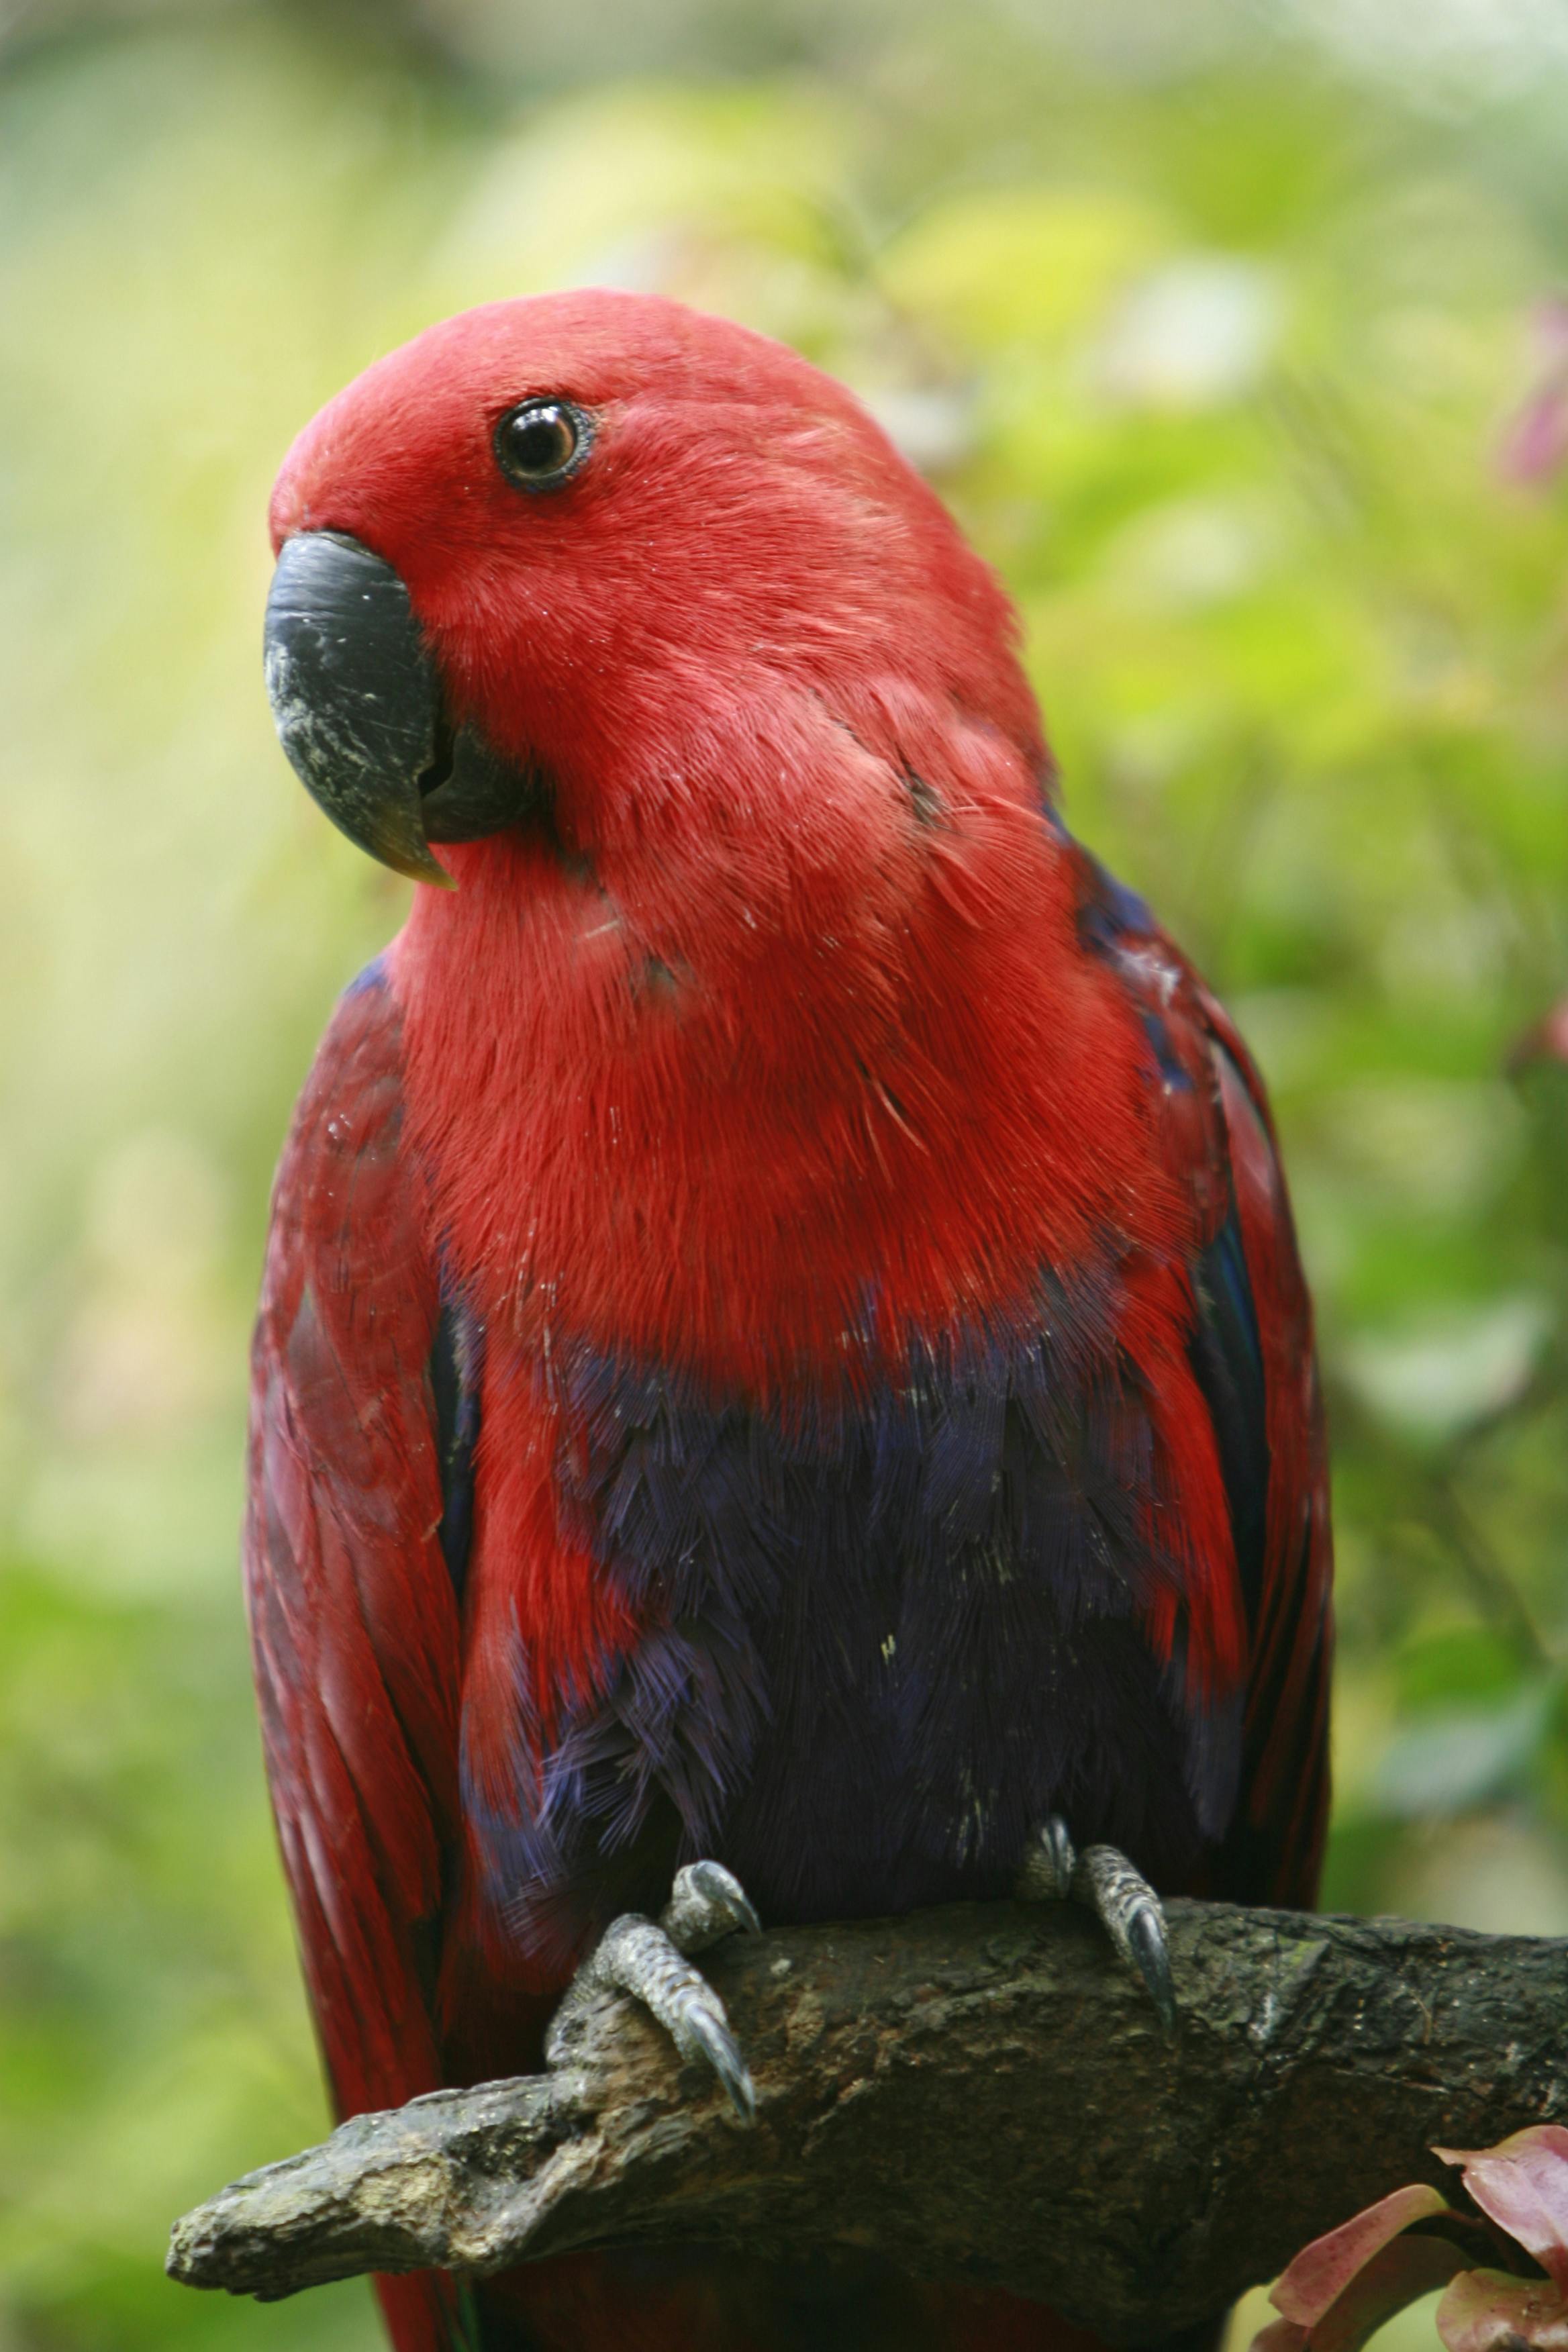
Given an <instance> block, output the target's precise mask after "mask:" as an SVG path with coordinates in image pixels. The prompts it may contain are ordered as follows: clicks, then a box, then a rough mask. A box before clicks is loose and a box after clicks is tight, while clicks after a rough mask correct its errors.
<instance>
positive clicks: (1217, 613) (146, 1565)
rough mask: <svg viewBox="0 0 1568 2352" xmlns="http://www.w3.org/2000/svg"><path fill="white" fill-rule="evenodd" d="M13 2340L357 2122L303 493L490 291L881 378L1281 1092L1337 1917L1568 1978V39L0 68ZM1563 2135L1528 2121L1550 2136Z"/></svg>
mask: <svg viewBox="0 0 1568 2352" xmlns="http://www.w3.org/2000/svg"><path fill="white" fill-rule="evenodd" d="M0 27H3V29H0V513H3V514H4V517H5V524H4V529H3V532H0V670H3V672H4V683H3V694H4V710H5V746H6V753H7V769H8V775H7V782H6V789H5V798H4V804H3V809H0V828H3V836H0V838H3V853H4V854H3V855H0V985H3V987H4V990H5V1018H4V1021H3V1023H0V1062H3V1066H4V1069H5V1080H6V1084H7V1087H8V1110H7V1115H6V1118H5V1139H4V1150H3V1154H0V1446H3V1449H4V1469H5V1477H4V1486H3V1493H4V1502H3V1516H0V1544H3V1547H4V1557H3V1582H0V2352H21V2348H22V2347H26V2352H78V2347H81V2352H88V2347H93V2352H97V2347H106V2352H108V2348H109V2347H112V2352H141V2347H154V2346H163V2345H189V2346H193V2347H195V2346H200V2347H215V2352H216V2347H230V2346H235V2347H238V2346H242V2345H249V2346H254V2347H268V2346H274V2347H314V2346H318V2345H320V2346H325V2345H328V2344H331V2345H333V2346H342V2347H350V2352H354V2347H360V2352H364V2347H369V2346H370V2345H371V2344H372V2343H373V2341H374V2331H373V2326H372V2322H371V2318H370V2312H369V2303H368V2298H367V2297H366V2296H365V2294H363V2290H362V2289H360V2288H357V2287H355V2288H344V2289H342V2290H335V2291H333V2292H331V2293H327V2294H320V2295H317V2296H315V2297H312V2298H307V2299H306V2300H305V2301H303V2302H301V2303H297V2304H290V2305H284V2306H281V2307H279V2308H277V2309H274V2310H261V2309H258V2308H256V2307H253V2306H249V2305H229V2304H226V2303H225V2302H221V2301H218V2300H216V2299H213V2298H207V2297H198V2296H195V2295H193V2294H186V2293H183V2292H180V2291H178V2290H176V2289H174V2288H173V2287H170V2286H166V2285H165V2284H163V2280H162V2277H161V2274H160V2263H161V2255H162V2246H163V2233H164V2231H165V2228H166V2225H167V2223H168V2221H169V2220H170V2218H171V2217H172V2216H173V2215H174V2213H175V2212H176V2211H178V2210H181V2209H182V2208H183V2207H184V2206H185V2205H187V2204H189V2203H191V2202H192V2201H194V2200H195V2199H196V2198H197V2197H198V2196H200V2195H202V2194H203V2193H205V2192H206V2191H207V2190H209V2189H213V2188H214V2187H216V2185H217V2184H218V2183H219V2182H220V2181H222V2180H223V2179H226V2178H228V2177H229V2176H230V2175H232V2174H233V2173H235V2172H236V2171H237V2170H239V2169H241V2168H246V2167H248V2166H250V2165H252V2164H255V2163H258V2162H260V2161H262V2160H263V2159H265V2158H270V2157H273V2156H278V2155H281V2154H283V2153H285V2152H287V2151H288V2150H289V2148H291V2147H295V2146H297V2145H299V2144H300V2143H302V2142H303V2141H305V2140H308V2139H310V2138H312V2137H316V2136H317V2135H318V2134H319V2132H320V2130H321V2126H322V2124H323V2120H324V2109H323V2104H322V2100H321V2093H320V2090H319V2087H318V2084H317V2078H316V2072H315V2062H314V2056H313V2052H312V2049H311V2046H310V2035H309V2031H308V2027H307V2023H306V2019H305V2013H304V2009H303V2005H302V2001H301V1999H300V1993H299V1991H298V1990H297V1985H296V1977H295V1969H294V1963H293V1957H292V1952H291V1948H290V1938H289V1926H288V1922H287V1917H286V1914H285V1910H284V1904H283V1895H282V1887H281V1882H280V1879H279V1872H278V1869H277V1866H276V1864H275V1860H274V1855H273V1850H272V1840H271V1832H270V1827H269V1824H268V1817H267V1811H266V1805H265V1800H264V1796H263V1790H262V1780H261V1771H260V1762H259V1756H258V1743H257V1738H256V1734H255V1730H254V1727H253V1722H252V1713H251V1705H250V1696H249V1690H248V1684H247V1667H246V1659H245V1650H244V1637H243V1628H242V1621H241V1613H240V1606H239V1598H238V1591H237V1577H236V1570H235V1549H236V1527H237V1518H238V1514H239V1485H240V1454H241V1427H242V1412H243V1398H244V1385H245V1364H246V1343H247V1322H248V1318H249V1314H250V1309H251V1303H252V1297H253V1293H254V1288H255V1284H256V1279H257V1271H258V1258H259V1252H260V1246H261V1235H262V1230H263V1221H264V1217H265V1212H266V1203H267V1192H268V1180H269V1176H270V1172H271V1168H272V1162H273V1158H274V1155H275V1152H276V1150H277V1148H278V1144H279V1138H280V1135H281V1132H282V1129H283V1125H284V1121H285V1119H286V1117H287V1114H288V1109H289V1101H290V1098H291V1097H292V1094H293V1092H294V1090H295V1088H296V1087H297V1086H298V1084H299V1081H300V1076H301V1074H302V1072H303V1070H304V1068H305V1066H306V1062H307V1059H308V1056H309V1055H310V1048H311V1045H312V1043H313V1040H314V1038H315V1036H316V1034H317V1033H318V1031H319V1030H320V1028H321V1024H322V1022H323V1019H324V1017H325V1015H326V1013H327V1010H328V1007H329V1005H330V1004H331V1000H332V997H333V994H334V992H335V991H336V990H337V989H338V987H339V986H340V985H341V984H342V982H343V981H344V980H345V979H347V978H348V977H349V975H351V974H352V973H353V971H354V970H355V969H356V968H357V966H358V965H359V964H360V963H361V962H362V961H363V959H364V958H365V956H366V955H367V954H368V953H369V952H371V951H372V950H374V947H375V946H376V945H377V944H378V943H379V942H380V941H381V940H383V939H384V937H385V935H386V934H387V933H388V931H389V930H390V929H392V928H393V927H394V926H395V923H396V922H397V920H398V919H399V914H400V908H401V903H402V900H401V893H400V889H399V887H397V886H395V885H394V884H393V883H392V881H391V879H390V877H386V876H384V875H383V874H381V873H379V872H378V871H377V870H376V869H375V868H374V867H372V866H370V865H369V863H368V862H367V861H366V860H364V859H363V858H361V857H359V856H356V855H355V854H354V853H353V851H352V850H350V849H349V848H348V847H347V845H345V844H343V843H342V842H341V841H340V840H339V839H338V838H337V837H336V836H335V835H333V834H331V832H330V831H329V830H328V828H327V827H326V825H325V824H323V823H321V820H320V819H319V818H318V817H317V816H316V815H315V814H313V812H312V811H311V809H310V805H309V804H308V803H307V802H306V800H305V797H304V795H303V794H302V793H300V791H299V790H298V788H297V787H296V786H295V784H294V782H293V781H292V779H291V777H290V776H289V772H288V771H287V770H286V768H285V766H284V763H283V761H282V758H281V756H280V754H279V751H277V749H276V747H275V745H274V742H273V739H272V734H271V730H270V726H269V724H268V715H267V710H266V706H265V702H264V699H263V696H262V690H261V679H260V663H259V658H258V654H259V647H258V632H259V618H260V608H261V603H262V598H263V595H264V593H265V589H266V584H267V578H268V551H267V546H266V540H265V535H264V531H263V527H262V517H263V512H264V509H265V504H266V498H267V492H268V483H269V480H270V477H271V475H272V472H273V470H274V468H275V467H276V465H277V463H278V460H279V457H280V456H281V454H282V452H283V449H284V447H285V446H286V445H287V443H288V441H289V437H290V436H291V435H292V434H293V432H294V431H295V429H296V428H297V426H298V425H300V424H301V423H302V422H303V421H304V420H305V418H306V417H307V416H309V415H310V413H311V412H312V410H313V409H314V408H315V407H316V406H317V405H318V404H319V403H320V402H321V400H323V399H324V398H325V397H326V396H327V395H328V394H330V393H331V392H332V391H333V390H335V389H336V387H337V386H338V385H339V384H341V383H342V382H343V381H344V380H345V379H346V378H347V377H349V376H350V375H352V374H353V373H354V372H355V371H356V370H358V369H359V368H360V367H362V366H363V364H364V363H365V362H367V361H368V360H370V359H371V358H373V357H374V355H375V354H376V353H378V352H382V351H384V349H386V348H387V346H388V345H390V344H392V343H394V342H396V341H399V340H400V339H402V338H403V337H404V336H405V335H407V334H409V333H410V332H412V331H415V330H416V329H417V328H418V327H420V326H422V325H424V324H425V323H426V321H428V320H432V319H434V318H437V317H439V316H441V315H442V314H444V313H446V312H448V311H451V310H458V309H459V308H461V307H462V306H464V305H466V304H468V303H470V302H475V301H479V300H484V299H489V298H491V297H494V296H498V295H504V294H510V293H514V292H519V291H523V290H527V289H536V288H542V287H549V286H555V285H561V284H565V283H572V282H580V281H590V282H593V281H597V282H613V283H616V284H620V285H633V286H639V287H654V288H660V289H666V290H668V291H671V292H674V293H677V294H679V295H682V296H684V297H686V298H688V299H691V300H693V301H695V302H698V303H700V304H704V305H707V306H709V307H710V308H712V309H715V310H722V311H726V312H729V313H730V314H731V315H733V316H735V317H737V318H740V319H742V320H747V321H749V322H750V323H752V324H753V325H756V326H759V327H762V328H764V329H766V330H768V331H771V332H773V333H774V334H778V335H782V336H784V337H785V338H787V339H788V340H789V341H793V342H795V343H796V344H798V345H799V346H800V347H801V348H802V349H804V350H805V351H806V352H809V353H810V354H811V355H812V356H813V357H814V358H816V359H817V360H819V361H820V362H823V363H824V364H825V365H826V366H827V367H829V368H831V369H833V370H835V371H837V373H840V374H842V375H844V376H845V377H847V380H848V381H849V382H850V383H853V384H854V385H856V386H857V387H858V389H859V390H860V391H861V392H862V393H863V394H865V395H866V396H867V397H868V399H869V400H870V401H871V402H872V403H873V404H874V405H875V406H876V407H877V409H878V410H879V414H880V415H882V417H883V418H884V421H885V422H887V423H888V425H889V426H890V428H891V429H892V430H893V431H894V433H895V434H896V435H897V436H898V437H899V438H900V440H901V442H902V444H903V446H905V448H906V449H907V450H908V452H909V453H910V456H911V457H914V458H915V459H916V461H917V462H918V463H920V464H921V465H922V466H924V467H926V468H927V469H928V470H929V471H930V472H931V474H932V476H933V477H934V478H936V480H937V481H938V483H939V485H940V487H941V488H942V491H943V493H944V495H946V496H947V497H948V498H949V499H950V500H951V501H952V504H953V506H954V507H955V508H956V509H957V510H958V512H959V513H960V515H961V516H962V517H963V520H964V521H965V523H966V524H967V525H968V526H969V528H970V529H971V530H972V531H973V534H974V535H975V537H976V538H977V540H978V541H979V543H980V544H981V546H982V547H983V548H984V549H985V551H987V552H988V553H989V554H990V556H991V557H992V558H993V560H994V562H996V563H997V564H998V565H999V566H1000V567H1001V569H1002V571H1003V572H1004V573H1005V576H1006V578H1007V579H1008V581H1009V582H1010V583H1011V585H1012V587H1013V589H1014V590H1015V592H1016V594H1017V596H1018V598H1019V600H1020V602H1021V604H1022V606H1023V609H1024V612H1025V614H1026V621H1027V627H1028V641H1029V655H1030V660H1031V663H1032V666H1033V668H1034V670H1035V673H1036V676H1037V679H1038V683H1039V686H1040V689H1041V693H1042V696H1043V698H1044V702H1045V707H1046V710H1047V719H1048V722H1049V724H1050V727H1051V731H1052V733H1053V736H1054V739H1055V741H1056V743H1057V746H1058V750H1059V752H1060V754H1061V758H1062V761H1063V765H1064V768H1065V772H1066V778H1067V803H1068V814H1069V816H1070V818H1071V820H1072V822H1073V823H1074V824H1075V826H1076V827H1077V828H1078V830H1079V831H1080V832H1081V833H1082V834H1083V835H1086V836H1087V838H1088V839H1089V841H1090V842H1091V843H1092V844H1093V845H1095V847H1096V848H1097V849H1099V850H1100V851H1101V852H1102V853H1103V854H1104V855H1105V856H1108V857H1109V858H1110V861H1111V862H1112V863H1113V864H1114V865H1115V866H1117V867H1118V868H1119V869H1120V870H1121V872H1122V873H1123V874H1124V875H1126V876H1128V877H1130V878H1131V880H1132V881H1134V882H1135V883H1137V884H1138V885H1139V886H1140V887H1142V888H1144V889H1145V890H1147V891H1148V892H1149V894H1150V895H1151V896H1152V898H1153V900H1154V902H1155V904H1156V905H1157V907H1158V908H1160V909H1161V910H1162V912H1163V915H1164V916H1165V918H1166V919H1168V921H1169V922H1170V924H1171V925H1172V927H1173V929H1174V931H1175V932H1176V934H1177V936H1178V938H1180V939H1181V940H1183V941H1184V944H1185V945H1186V946H1187V947H1188V948H1189V949H1190V950H1192V951H1193V952H1194V955H1195V956H1196V957H1197V958H1198V959H1199V961H1201V962H1202V963H1203V965H1204V966H1205V968H1206V970H1207V971H1208V972H1209V974H1210V975H1211V977H1212V978H1213V979H1214V981H1215V982H1216V984H1217V985H1218V986H1219V988H1220V989H1221V990H1222V991H1223V992H1225V993H1226V995H1227V996H1228V998H1229V999H1230V1000H1231V1002H1232V1003H1233V1004H1234V1005H1235V1007H1236V1009H1237V1012H1238V1013H1239V1015H1240V1017H1241V1020H1242V1023H1243V1025H1244V1027H1245V1028H1246V1030H1247V1034H1249V1036H1250V1038H1251V1039H1252V1042H1253V1044H1254V1045H1255V1047H1256V1048H1257V1050H1258V1054H1259V1055H1260V1057H1261V1060H1262V1062H1263V1065H1264V1067H1265V1069H1266V1071H1267V1073H1268V1077H1269V1079H1270V1081H1271V1083H1272V1086H1273V1088H1274V1092H1275V1098H1276V1101H1277V1104H1278V1106H1279V1116H1280V1121H1281V1125H1282V1128H1283V1131H1284V1137H1285V1142H1286V1147H1287V1152H1288V1157H1289V1168H1290V1171H1291V1176H1292V1180H1293V1182H1294V1186H1295V1192H1296V1199H1297V1202H1298V1206H1299V1212H1300V1223H1301V1228H1302V1236H1303V1242H1304V1245H1305V1249H1306V1254H1307V1257H1308V1262H1309V1265H1310V1271H1311V1274H1312V1276H1313V1279H1314V1282H1315V1285H1316V1289H1317V1296H1318V1300H1319V1306H1320V1311H1321V1327H1322V1336H1323V1344H1324V1350H1325V1357H1326V1369H1327V1377H1328V1386H1329V1392H1330V1401H1331V1415H1332V1424H1333V1434H1334V1444H1335V1460H1336V1488H1337V1510H1338V1522H1339V1541H1340V1559H1341V1563H1342V1565H1341V1586H1340V1590H1341V1622H1342V1651H1341V1666H1340V1676H1339V1715H1338V1740H1337V1749H1338V1808H1337V1815H1336V1828H1335V1835H1334V1843H1333V1849H1332V1854H1331V1866H1330V1882H1329V1887H1328V1900H1329V1901H1330V1902H1331V1903H1332V1904H1335V1905H1338V1906H1343V1907H1349V1908H1355V1909H1362V1910H1375V1909H1390V1910H1392V1909H1398V1910H1403V1911H1405V1912H1409V1913H1414V1914H1415V1915H1418V1916H1429V1917H1436V1918H1443V1919H1448V1920H1454V1921H1459V1922H1465V1923H1469V1924H1472V1925H1476V1926H1480V1927H1492V1928H1518V1929H1530V1930H1541V1931H1551V1930H1554V1931H1556V1932H1559V1933H1562V1932H1564V1931H1568V1702H1565V1698H1564V1662H1565V1660H1568V1330H1565V1328H1564V1307H1568V1070H1564V1069H1558V1068H1552V1067H1549V1066H1548V1067H1540V1068H1537V1069H1535V1070H1532V1071H1530V1072H1527V1073H1526V1074H1525V1075H1524V1076H1522V1077H1521V1078H1519V1079H1517V1080H1516V1079H1514V1078H1510V1076H1509V1075H1508V1072H1507V1063H1508V1057H1509V1054H1510V1046H1511V1045H1512V1044H1513V1043H1514V1041H1515V1040H1516V1039H1517V1037H1518V1036H1519V1035H1520V1034H1521V1032H1522V1031H1523V1030H1524V1029H1525V1028H1526V1027H1527V1026H1528V1025H1529V1024H1530V1023H1531V1021H1532V1020H1534V1019H1535V1018H1537V1017H1538V1016H1539V1015H1540V1014H1541V1013H1542V1012H1543V1011H1544V1009H1545V1008H1546V1006H1547V1005H1548V1004H1549V1003H1551V1002H1552V1000H1553V998H1554V997H1556V996H1557V995H1558V994H1559V993H1560V992H1563V991H1564V990H1568V824H1565V823H1564V788H1563V787H1564V775H1565V772H1568V530H1565V528H1564V526H1565V522H1568V483H1563V482H1560V481H1559V478H1558V459H1559V457H1560V454H1561V449H1562V446H1563V443H1564V442H1565V441H1568V314H1564V313H1563V312H1562V311H1560V310H1557V309H1555V308H1554V307H1553V295H1554V291H1555V289H1558V288H1559V287H1561V286H1563V284H1564V283H1565V282H1568V171H1565V169H1564V162H1565V157H1564V143H1565V133H1564V129H1563V125H1564V123H1565V121H1568V14H1565V13H1564V11H1563V7H1562V5H1560V0H1536V5H1531V0H1423V5H1409V6H1404V5H1395V0H1296V5H1287V0H1276V5H1262V0H1257V4H1256V5H1244V0H1237V5H1200V0H1182V5H1173V0H966V5H963V6H962V7H959V6H956V5H943V6H936V5H930V6H922V5H919V0H902V4H901V5H893V0H887V5H875V0H858V5H853V4H852V0H837V5H825V0H755V5H743V0H742V5H733V0H731V5H726V4H725V0H684V5H675V0H667V5H655V0H615V5H603V6H600V7H598V8H596V9H593V10H591V11H584V10H583V9H581V8H567V7H563V6H557V7H555V8H553V9H552V8H548V7H546V6H544V5H538V0H529V5H511V6H507V5H499V0H425V5H402V6H396V5H381V6H366V7H363V8H362V9H355V8H353V7H351V6H347V5H329V0H315V5H309V6H304V5H301V6H298V7H286V6H282V5H279V6H273V7H265V6H242V5H229V6H221V5H208V6H205V7H203V6H184V7H177V6H165V7H152V6H147V5H122V6H120V7H104V6H93V5H81V6H76V7H52V8H51V7H35V8H32V9H27V8H23V9H22V10H21V11H20V12H19V13H17V12H15V11H13V12H11V14H10V18H9V21H6V16H5V11H4V10H0ZM1521 2120H1522V2119H1521Z"/></svg>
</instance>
